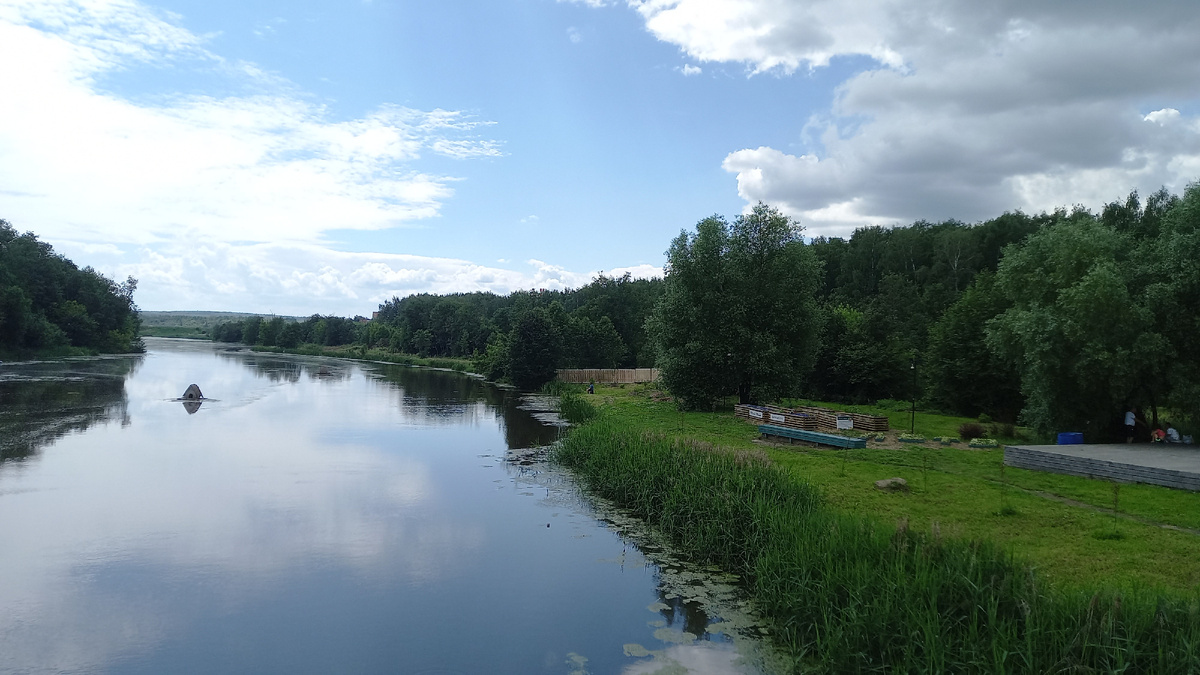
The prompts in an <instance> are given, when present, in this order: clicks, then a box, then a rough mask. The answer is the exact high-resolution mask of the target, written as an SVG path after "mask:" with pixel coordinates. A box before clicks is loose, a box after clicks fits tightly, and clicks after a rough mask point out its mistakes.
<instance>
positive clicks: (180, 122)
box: [0, 0, 500, 244]
mask: <svg viewBox="0 0 1200 675" xmlns="http://www.w3.org/2000/svg"><path fill="white" fill-rule="evenodd" d="M150 61H154V62H155V63H158V64H159V65H160V66H161V65H162V64H163V63H167V62H175V63H177V64H178V66H179V67H181V68H183V67H190V68H199V69H203V70H213V69H215V70H216V71H217V72H218V73H219V74H222V75H223V76H225V77H226V78H227V79H228V80H229V81H230V82H231V83H232V84H234V85H237V86H241V87H243V88H246V89H249V90H252V91H254V92H256V93H253V94H248V95H237V96H203V95H190V96H182V95H175V94H167V95H165V96H160V97H157V98H152V99H149V100H138V101H133V100H129V99H125V98H122V97H120V96H117V95H114V94H113V93H111V92H108V91H106V90H105V89H104V88H103V87H102V86H100V85H99V84H98V82H100V81H102V80H103V78H105V77H106V76H108V75H109V74H111V73H113V72H116V71H120V70H122V69H127V68H132V67H141V65H140V64H142V62H150ZM0 63H5V64H10V65H8V66H7V67H0V90H2V91H4V92H5V99H6V103H5V105H4V106H0V184H3V185H5V187H6V193H5V196H4V200H3V207H4V210H5V216H6V217H7V218H9V219H10V220H12V221H14V222H20V223H23V224H30V225H35V226H36V228H37V230H38V231H39V232H40V233H44V234H46V235H49V236H55V237H64V238H70V239H76V240H81V241H88V240H91V241H111V242H126V243H130V242H132V243H140V244H148V243H152V242H155V241H174V240H177V239H179V238H180V234H181V233H186V236H188V237H189V238H203V239H206V240H217V241H222V240H239V241H258V242H263V241H288V240H290V241H296V242H314V241H317V240H319V238H320V235H321V233H322V232H323V231H325V230H328V229H332V228H346V229H380V228H387V227H394V226H397V225H400V224H405V223H410V222H412V221H414V220H418V219H423V218H429V217H431V216H433V215H436V214H437V213H438V210H439V208H440V205H441V203H442V201H444V200H445V199H447V198H448V197H449V196H450V195H451V194H452V193H453V190H452V188H451V187H450V185H451V184H452V182H453V180H454V179H453V178H452V177H448V176H442V175H435V174H430V173H426V172H423V171H420V170H418V169H415V168H413V166H412V165H413V163H414V162H416V161H417V160H419V159H420V158H421V156H422V154H423V153H425V152H429V153H434V154H440V155H443V156H447V157H452V158H459V159H464V158H473V157H490V156H497V155H499V154H500V151H499V144H498V143H497V142H496V141H494V140H491V139H486V138H480V137H478V136H477V133H478V132H479V130H480V129H482V128H483V126H484V125H486V124H487V123H486V122H481V121H478V120H475V119H472V118H471V117H469V116H467V115H464V114H463V113H460V112H456V111H447V110H433V111H420V110H413V109H409V108H403V107H398V106H392V105H383V106H380V107H379V108H378V109H376V110H374V111H372V112H370V113H368V114H367V115H364V116H363V117H361V118H358V119H350V120H335V119H333V118H332V116H331V115H330V114H329V112H328V111H327V110H325V109H324V108H323V107H322V106H320V105H316V104H314V103H311V102H310V101H309V100H308V97H307V96H305V95H302V94H298V93H295V92H293V91H292V87H291V85H289V84H287V83H285V82H281V81H279V80H278V78H275V77H273V76H270V75H268V74H265V73H262V72H261V71H260V70H259V69H257V68H256V67H255V66H253V65H252V64H230V63H227V62H225V61H224V60H222V59H221V58H220V57H218V56H215V55H213V54H210V53H209V52H207V51H206V50H205V48H204V39H203V38H202V37H199V36H196V35H194V34H192V33H190V32H188V31H186V30H184V29H182V28H179V27H177V26H175V25H173V24H172V23H171V22H169V21H167V20H165V19H163V18H160V17H158V16H156V15H155V14H154V13H153V12H151V11H150V10H149V9H147V8H145V7H143V6H141V5H139V4H137V3H134V2H128V1H120V0H114V1H112V2H104V3H101V2H82V1H81V2H62V3H37V2H20V3H17V4H14V5H9V6H7V7H5V8H3V10H0ZM163 67H165V66H163Z"/></svg>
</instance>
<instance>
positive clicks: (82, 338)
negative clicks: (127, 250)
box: [0, 220, 144, 357]
mask: <svg viewBox="0 0 1200 675" xmlns="http://www.w3.org/2000/svg"><path fill="white" fill-rule="evenodd" d="M135 290H137V280H136V279H134V278H133V277H129V278H128V279H126V280H125V281H124V282H123V283H116V282H114V281H113V280H111V279H109V278H107V277H105V276H104V275H102V274H100V273H99V272H97V271H95V270H93V269H92V268H91V267H85V268H83V269H79V268H78V267H77V266H76V265H75V263H73V262H71V261H70V260H67V259H66V258H65V257H63V256H62V255H60V254H57V253H55V252H54V248H53V247H52V246H50V244H47V243H45V242H42V241H38V238H37V236H36V235H34V234H33V233H32V232H26V233H25V234H19V233H18V232H17V231H16V229H14V228H13V226H12V225H11V224H9V223H8V222H7V221H4V220H0V352H2V353H5V354H8V355H11V356H17V357H20V356H27V355H35V354H45V353H64V354H65V353H88V352H100V353H123V352H136V351H143V350H144V347H143V346H142V343H141V338H140V337H139V335H138V329H139V325H140V324H139V321H138V313H137V306H136V305H135V304H134V302H133V293H134V291H135Z"/></svg>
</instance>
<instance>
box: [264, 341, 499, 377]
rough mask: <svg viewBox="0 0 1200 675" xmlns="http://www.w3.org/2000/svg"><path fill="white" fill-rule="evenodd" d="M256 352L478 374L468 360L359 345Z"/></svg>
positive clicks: (305, 346) (311, 346)
mask: <svg viewBox="0 0 1200 675" xmlns="http://www.w3.org/2000/svg"><path fill="white" fill-rule="evenodd" d="M250 349H251V350H253V351H256V352H266V353H270V354H300V355H302V356H330V357H333V358H339V359H354V360H358V361H382V362H386V363H396V364H399V365H402V366H424V367H426V368H443V369H445V370H454V371H458V372H460V373H472V374H478V373H476V372H475V370H474V364H473V363H472V362H471V361H470V359H451V358H437V357H435V358H425V357H421V356H416V355H413V354H400V353H398V352H393V351H388V350H385V349H368V348H366V347H363V346H360V345H346V346H342V347H323V346H320V345H300V346H299V347H294V348H289V347H263V346H261V345H257V346H253V347H250Z"/></svg>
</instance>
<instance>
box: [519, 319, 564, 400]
mask: <svg viewBox="0 0 1200 675" xmlns="http://www.w3.org/2000/svg"><path fill="white" fill-rule="evenodd" d="M561 352H562V339H561V337H560V335H559V333H558V330H557V328H556V326H555V325H554V320H553V318H552V317H551V315H550V312H549V311H548V310H547V309H546V308H544V307H534V308H533V309H530V310H528V311H526V312H524V313H522V314H521V316H520V317H519V318H518V319H517V324H516V325H515V326H514V327H513V330H512V335H511V337H510V342H509V346H508V357H509V358H508V361H509V362H508V368H507V371H508V375H509V378H510V379H511V380H512V383H513V384H514V385H516V386H517V387H518V388H520V389H536V388H538V387H540V386H542V385H543V384H545V383H547V382H549V381H550V380H552V379H554V376H555V375H556V374H557V373H558V360H559V357H560V354H561Z"/></svg>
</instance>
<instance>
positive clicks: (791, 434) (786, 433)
mask: <svg viewBox="0 0 1200 675" xmlns="http://www.w3.org/2000/svg"><path fill="white" fill-rule="evenodd" d="M758 433H760V434H762V435H763V436H775V437H778V438H787V439H791V440H794V441H805V442H808V443H818V444H820V445H832V446H834V447H838V448H865V447H867V439H865V438H850V437H849V436H839V435H837V434H824V433H821V432H820V431H807V430H805V429H792V428H791V427H781V426H776V425H774V424H760V425H758Z"/></svg>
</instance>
